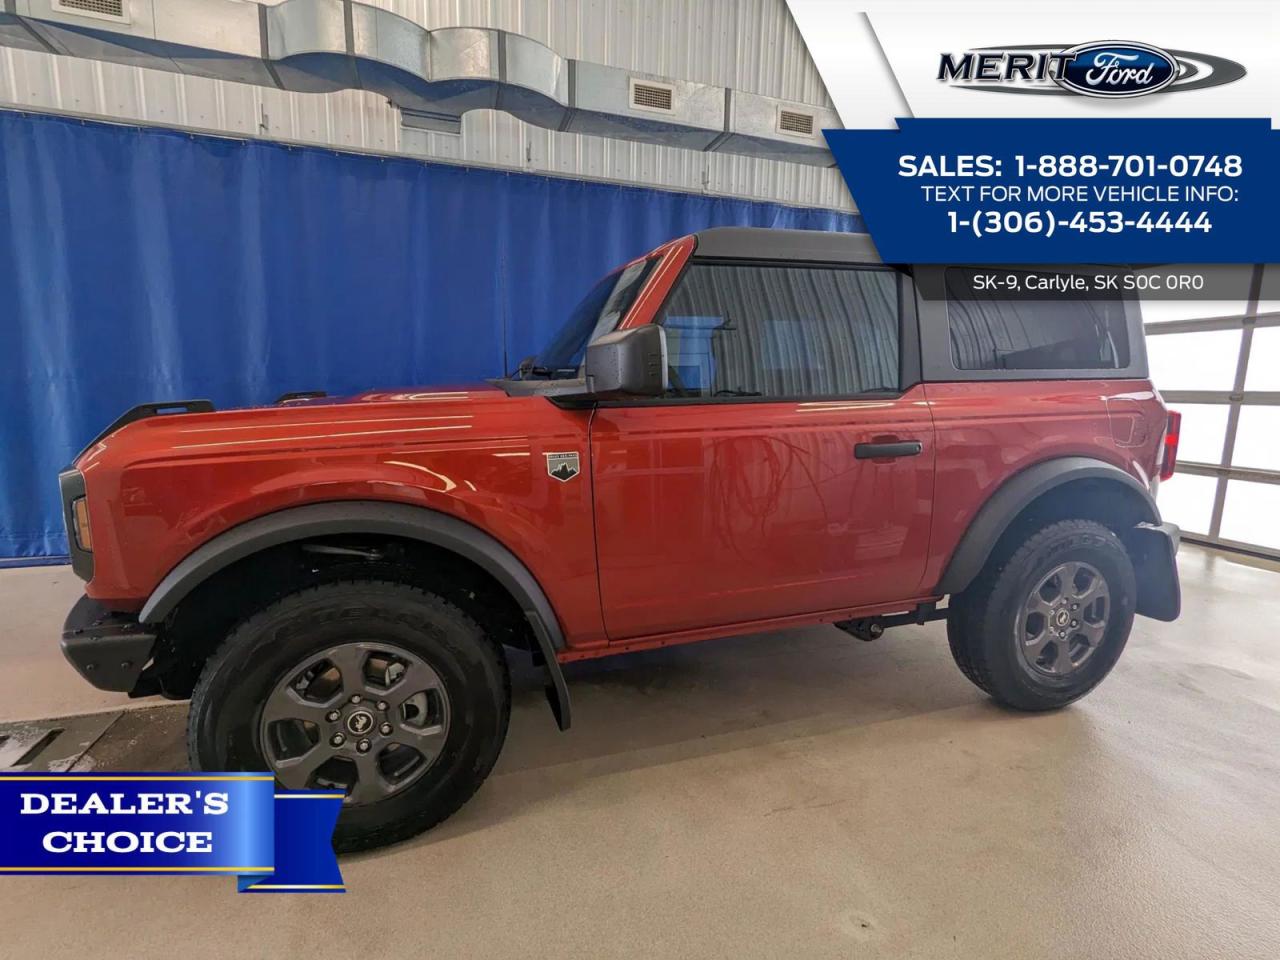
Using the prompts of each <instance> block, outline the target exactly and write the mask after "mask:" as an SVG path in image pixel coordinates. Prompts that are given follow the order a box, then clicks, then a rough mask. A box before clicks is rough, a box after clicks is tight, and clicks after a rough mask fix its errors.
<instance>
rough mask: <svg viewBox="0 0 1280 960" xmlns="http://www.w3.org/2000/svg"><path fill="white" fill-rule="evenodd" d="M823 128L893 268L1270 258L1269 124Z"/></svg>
mask: <svg viewBox="0 0 1280 960" xmlns="http://www.w3.org/2000/svg"><path fill="white" fill-rule="evenodd" d="M898 127H899V129H897V130H828V131H826V135H827V141H828V142H829V143H830V144H831V150H832V153H833V154H834V155H835V158H836V162H837V163H838V164H839V167H840V170H841V172H842V173H843V174H844V177H845V180H846V182H847V183H848V184H849V190H850V192H851V193H852V194H853V199H854V202H855V203H857V205H858V210H859V212H860V213H861V214H862V217H863V219H864V220H865V222H866V224H867V228H868V231H869V232H870V234H871V237H872V239H873V240H874V241H875V244H876V248H877V249H878V250H879V251H880V255H881V257H883V258H884V259H885V260H886V261H887V262H890V263H1128V264H1137V263H1266V262H1275V261H1280V235H1278V234H1277V232H1276V229H1275V226H1276V220H1277V214H1280V185H1278V184H1277V181H1276V176H1275V171H1276V170H1277V169H1280V137H1277V135H1276V132H1275V131H1273V130H1272V129H1271V123H1270V121H1269V120H1265V119H1263V120H1252V119H1245V120H1163V119H1136V118H1126V119H1123V120H1121V119H1096V120H1095V119H1052V120H1040V119H1033V120H1026V119H974V120H957V119H900V120H898Z"/></svg>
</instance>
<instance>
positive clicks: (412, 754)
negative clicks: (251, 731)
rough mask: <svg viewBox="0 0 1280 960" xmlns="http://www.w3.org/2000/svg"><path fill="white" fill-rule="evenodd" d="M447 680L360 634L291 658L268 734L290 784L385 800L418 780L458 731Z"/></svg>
mask: <svg viewBox="0 0 1280 960" xmlns="http://www.w3.org/2000/svg"><path fill="white" fill-rule="evenodd" d="M449 715H450V705H449V697H448V693H447V691H446V689H445V686H444V681H443V680H442V679H441V677H440V675H439V674H438V673H436V671H435V670H434V669H433V668H432V667H431V666H430V665H429V664H428V663H426V661H424V660H423V659H422V658H420V657H418V656H417V655H415V654H413V653H411V652H409V651H408V650H405V649H404V648H402V647H398V646H395V645H393V644H384V643H379V642H375V641H356V642H352V643H344V644H340V645H337V646H333V647H330V648H329V649H327V650H324V651H321V652H319V653H316V654H313V655H311V656H308V657H306V658H304V659H303V660H301V661H299V662H298V663H297V664H296V665H295V666H293V667H291V668H290V669H289V670H288V671H286V672H285V674H284V675H283V676H282V677H281V678H280V679H279V681H278V682H277V683H276V685H275V687H274V689H273V690H272V692H271V694H270V695H269V696H268V697H267V700H266V702H265V703H264V704H263V707H262V714H261V718H260V720H259V737H260V742H261V744H262V752H263V756H264V757H266V760H267V763H268V764H269V765H270V767H271V770H272V772H273V773H274V774H275V776H276V779H277V780H278V781H280V783H282V784H283V785H284V786H285V787H288V788H290V789H307V788H321V789H341V790H343V791H344V792H345V793H346V794H347V802H348V803H351V804H365V803H376V802H377V801H379V800H382V799H384V798H386V797H388V796H390V795H392V794H394V793H398V792H399V791H401V790H403V789H404V788H406V787H407V786H409V785H410V784H411V783H413V782H415V781H416V780H418V779H419V778H420V777H421V776H422V775H423V774H424V773H426V772H427V770H428V769H430V767H431V766H432V764H434V763H435V761H436V758H437V757H438V756H439V754H440V752H441V750H443V748H444V744H445V741H446V739H447V737H448V733H449Z"/></svg>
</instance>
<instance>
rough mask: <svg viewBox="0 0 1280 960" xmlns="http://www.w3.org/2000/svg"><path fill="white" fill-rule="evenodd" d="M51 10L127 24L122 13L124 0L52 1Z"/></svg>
mask: <svg viewBox="0 0 1280 960" xmlns="http://www.w3.org/2000/svg"><path fill="white" fill-rule="evenodd" d="M53 9H54V10H56V11H58V12H59V13H72V14H79V15H81V16H90V17H100V18H102V19H105V20H119V21H121V22H124V23H128V22H129V18H128V16H126V15H125V11H124V0H53Z"/></svg>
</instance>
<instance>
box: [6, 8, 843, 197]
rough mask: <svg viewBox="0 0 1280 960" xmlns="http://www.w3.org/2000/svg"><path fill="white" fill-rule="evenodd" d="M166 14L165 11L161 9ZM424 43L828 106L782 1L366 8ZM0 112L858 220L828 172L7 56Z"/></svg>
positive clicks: (337, 96)
mask: <svg viewBox="0 0 1280 960" xmlns="http://www.w3.org/2000/svg"><path fill="white" fill-rule="evenodd" d="M155 2H157V3H163V2H164V0H155ZM362 2H370V3H373V4H375V5H377V6H380V7H383V8H385V9H388V10H391V11H393V12H395V13H397V14H399V15H401V16H403V17H407V18H409V19H411V20H414V21H416V22H418V23H420V24H422V25H423V26H426V27H431V28H434V27H446V26H480V27H496V28H500V29H504V30H510V31H512V32H516V33H522V34H525V35H527V36H530V37H532V38H534V39H535V40H538V41H540V42H542V43H544V44H546V45H548V46H550V47H551V48H553V49H554V50H556V51H557V52H558V53H560V54H562V55H564V56H567V57H573V58H576V59H582V60H589V61H595V62H598V63H605V64H609V65H611V66H617V67H622V68H625V69H630V70H637V71H642V72H647V73H654V74H659V75H663V76H671V77H677V78H681V79H688V80H695V81H699V82H702V83H711V84H716V85H719V86H726V87H734V88H737V89H742V90H747V91H751V92H754V93H760V94H764V95H766V96H773V97H780V98H783V99H788V100H799V101H803V102H807V103H814V104H819V105H829V104H830V101H829V99H828V97H827V94H826V90H825V88H824V87H823V85H822V81H821V79H820V78H819V76H818V72H817V69H816V68H815V67H814V65H813V61H812V60H811V59H810V57H809V53H808V51H807V50H806V49H805V46H804V43H803V41H802V40H801V38H800V33H799V31H798V30H797V29H796V25H795V23H794V22H793V21H792V19H791V15H790V13H789V12H788V11H787V8H786V4H785V3H784V0H362ZM0 104H3V105H8V106H16V107H21V108H24V109H31V110H57V111H65V112H71V113H77V114H87V115H92V116H104V117H109V118H112V119H120V120H135V121H142V122H146V123H158V124H163V125H165V126H173V127H191V128H195V129H202V130H211V131H215V132H225V133H230V134H234V135H237V136H253V137H264V138H268V139H275V140H291V141H298V142H305V143H316V144H325V145H330V146H334V147H340V148H355V149H361V150H371V151H375V152H379V153H403V154H410V155H414V156H421V157H429V158H434V159H441V160H448V161H453V162H460V163H480V164H493V165H499V166H503V167H509V168H514V169H520V170H528V171H533V172H543V173H552V174H559V175H564V176H582V177H593V178H602V179H607V180H616V181H620V182H623V183H636V184H643V185H646V186H659V187H669V188H672V189H678V190H690V191H704V192H708V193H713V194H724V195H730V196H736V197H745V198H749V199H758V200H773V201H779V202H782V203H791V204H799V205H803V206H819V207H831V208H837V209H842V210H852V209H853V202H852V200H851V199H850V198H849V194H848V190H847V189H846V187H845V185H844V182H843V180H842V179H841V178H840V175H839V173H838V172H837V171H836V170H835V169H824V168H817V167H809V166H805V165H802V164H792V163H778V162H776V161H768V160H757V159H753V158H750V157H736V156H729V155H711V154H702V153H695V152H692V151H688V150H680V149H676V148H673V147H660V146H651V145H648V144H635V143H627V142H624V141H620V140H608V139H605V138H601V137H587V136H582V135H579V134H567V133H556V132H553V131H549V130H544V129H541V128H539V127H531V126H528V125H526V124H525V123H523V122H522V121H519V120H516V119H514V118H512V117H510V116H507V115H506V114H503V113H498V112H494V111H473V112H472V113H469V114H467V115H465V117H464V119H463V132H462V135H461V136H450V135H447V134H436V133H424V132H422V131H416V130H406V129H402V128H401V126H400V123H399V113H398V111H397V110H395V109H394V108H393V107H391V106H389V105H387V103H386V102H385V101H384V100H382V99H381V98H380V97H378V96H376V95H374V94H370V93H364V92H357V91H343V92H341V93H334V94H326V95H317V94H301V93H285V92H282V91H279V90H273V89H269V88H262V87H253V86H247V85H244V84H237V83H229V82H226V81H219V80H206V79H203V78H199V77H188V76H183V75H181V74H176V73H166V72H162V71H157V70H147V69H143V68H138V67H126V66H120V65H116V64H108V63H98V62H94V61H89V60H76V59H71V58H66V57H55V56H52V55H49V54H44V53H35V52H28V51H25V50H14V49H10V48H0Z"/></svg>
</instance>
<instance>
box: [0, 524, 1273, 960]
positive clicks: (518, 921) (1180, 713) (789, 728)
mask: <svg viewBox="0 0 1280 960" xmlns="http://www.w3.org/2000/svg"><path fill="white" fill-rule="evenodd" d="M1181 568H1182V575H1183V589H1184V598H1185V599H1184V611H1185V612H1184V614H1183V618H1182V619H1181V620H1180V621H1179V622H1178V623H1176V624H1160V623H1155V622H1153V621H1149V620H1139V621H1138V623H1137V625H1136V628H1135V631H1134V635H1133V637H1132V639H1131V640H1130V644H1129V648H1128V650H1127V652H1126V653H1125V655H1124V657H1123V658H1122V660H1121V661H1120V664H1119V666H1118V667H1117V668H1116V670H1115V672H1114V673H1113V674H1112V676H1111V677H1110V678H1109V679H1108V680H1107V681H1106V682H1105V683H1104V684H1103V685H1102V687H1101V688H1099V689H1098V690H1097V691H1096V692H1095V693H1094V694H1093V695H1091V696H1090V697H1089V698H1087V699H1086V700H1085V701H1083V702H1081V703H1080V704H1077V705H1076V706H1074V707H1072V708H1069V709H1066V710H1063V711H1061V712H1059V713H1056V714H1050V715H1039V716H1024V715H1018V714H1013V713H1009V712H1006V711H1004V710H1001V709H999V708H997V707H995V706H994V705H992V704H991V703H990V702H989V701H987V700H986V699H985V698H984V697H983V696H982V695H981V694H980V693H979V692H978V691H977V690H976V689H974V688H973V687H971V686H970V685H969V684H968V683H967V682H966V681H965V680H964V679H963V677H961V675H960V673H959V671H958V670H957V669H956V668H955V666H954V665H953V664H952V662H951V658H950V654H949V653H948V651H947V648H946V644H945V640H944V637H943V631H942V629H941V627H940V625H937V624H934V625H930V626H928V627H924V628H902V629H899V630H893V631H890V632H889V634H887V635H886V637H885V638H884V639H883V640H881V641H878V642H876V643H872V644H865V643H860V642H857V641H853V640H849V639H847V638H845V637H844V635H843V634H840V633H839V632H837V631H836V630H834V629H814V630H807V631H795V632H789V633H778V634H771V635H763V636H755V637H749V638H744V639H738V640H729V641H720V642H712V643H705V644H699V645H694V646H690V647H684V648H676V649H670V650H664V651H658V652H653V653H648V654H642V655H634V656H630V657H626V658H618V659H615V660H613V661H606V662H597V663H594V664H582V665H578V666H576V667H574V668H573V669H572V670H571V671H570V683H571V687H572V690H573V695H574V729H573V730H572V731H571V732H569V733H568V734H563V735H562V734H559V733H557V732H556V730H555V728H554V725H553V723H552V721H551V718H550V715H549V712H548V711H547V709H546V707H545V705H544V704H543V702H542V701H541V695H540V692H539V691H538V690H537V684H536V678H535V677H534V676H533V675H532V674H531V673H529V672H528V671H522V672H521V673H520V674H519V676H518V677H517V695H516V706H515V710H514V714H513V717H512V723H511V735H510V737H509V739H508V741H507V746H506V750H505V751H504V754H503V756H502V759H501V761H500V763H499V766H498V769H497V770H496V771H495V774H494V776H493V777H492V778H491V779H490V780H489V782H488V783H487V784H486V785H485V786H484V787H483V788H482V789H481V791H480V793H479V794H478V795H477V796H476V797H475V799H474V800H472V802H471V803H470V804H469V805H468V806H467V807H465V808H464V809H463V810H462V811H461V812H460V813H459V814H458V815H456V816H455V817H454V818H453V819H452V820H450V821H449V822H447V823H446V824H444V825H443V826H442V827H440V828H439V829H437V830H436V831H434V832H433V833H431V834H428V835H427V836H425V837H422V838H419V839H418V840H416V841H412V842H410V843H408V844H405V845H402V846H399V847H396V848H393V849H390V850H385V851H382V852H378V853H373V854H366V855H363V856H359V857H353V858H348V859H346V860H344V861H343V872H344V874H345V877H346V880H347V883H348V886H349V889H350V892H349V893H347V894H345V895H343V896H329V897H324V896H310V897H308V896H275V897H272V896H259V897H245V896H239V895H237V894H236V893H235V892H234V884H233V882H232V881H231V880H230V879H223V878H163V879H162V878H149V877H138V878H124V877H111V878H88V877H58V878H18V877H8V878H0V930H3V931H4V934H3V936H2V937H0V955H3V956H31V955H44V956H50V957H62V956H94V957H96V958H112V957H161V956H170V957H172V956H181V957H182V958H183V960H186V958H199V957H241V956H247V957H268V956H269V957H291V956H309V955H312V954H314V953H315V952H316V951H321V952H322V953H323V955H326V956H344V955H357V954H360V955H368V954H369V952H370V951H371V950H372V951H373V953H374V954H375V955H378V956H386V957H391V956H401V955H403V956H409V955H414V956H420V955H432V956H438V957H512V956H520V957H543V956H545V957H557V958H561V957H591V958H601V957H615V956H616V957H627V956H635V957H726V958H727V957H732V958H735V960H737V958H748V957H769V958H778V957H806V958H822V957H895V958H898V957H927V958H944V957H981V958H984V960H987V958H998V957H1010V958H1018V960H1026V958H1042V957H1043V958H1058V957H1062V958H1068V957H1106V958H1108V960H1119V958H1128V957H1152V958H1156V957H1158V958H1162V960H1164V958H1180V957H1188V958H1190V957H1196V958H1203V957H1214V958H1234V957H1241V958H1244V957H1249V958H1264V957H1276V956H1280V746H1278V745H1280V655H1278V654H1277V653H1276V646H1275V644H1276V634H1277V627H1278V626H1280V575H1278V574H1277V572H1275V570H1274V569H1273V568H1268V567H1266V566H1264V565H1260V564H1258V565H1251V564H1249V563H1247V562H1243V561H1240V560H1238V559H1230V558H1226V557H1222V556H1216V555H1213V554H1209V553H1205V552H1202V551H1199V550H1197V549H1195V548H1186V549H1184V552H1183V555H1182V558H1181ZM68 579H70V574H69V572H67V571H65V570H56V569H55V570H45V571H23V572H19V573H2V574H0V591H3V592H2V593H0V596H3V597H4V600H3V604H4V609H5V611H6V612H7V613H8V614H9V616H7V617H6V618H5V622H4V623H3V624H2V625H0V631H3V633H4V636H3V638H0V683H3V688H2V692H0V702H3V701H4V699H5V698H8V697H14V696H16V697H17V700H18V702H19V703H20V704H22V705H23V706H22V709H24V710H30V709H32V708H35V707H40V704H41V702H42V698H43V699H47V701H48V702H47V704H46V705H45V706H44V707H42V708H41V709H44V710H46V711H48V712H47V713H46V715H48V714H49V713H55V712H59V711H62V710H63V709H64V707H65V705H66V704H68V703H71V702H74V701H76V700H77V699H80V698H84V697H86V696H87V695H88V691H87V688H85V687H83V686H82V685H80V684H79V683H78V681H76V680H75V678H74V676H72V675H71V673H70V670H69V668H65V667H63V666H61V665H60V664H58V663H57V662H56V660H55V659H54V657H53V656H51V655H50V651H51V650H52V649H53V648H54V646H55V643H54V637H55V635H56V633H57V627H58V624H59V623H60V620H61V617H62V614H63V606H64V605H65V604H64V601H66V600H67V599H68V598H69V597H70V596H71V595H72V594H74V592H75V591H74V589H69V588H68V586H67V584H66V583H65V582H64V581H66V580H68ZM73 586H74V584H73V585H72V587H73ZM64 594H65V596H64ZM54 600H56V601H57V603H56V604H53V605H51V604H52V602H53V601H54ZM90 702H92V703H93V704H94V705H96V706H100V707H108V706H112V704H111V703H108V702H106V701H105V700H103V699H102V698H97V699H94V700H92V701H90ZM182 714H183V708H182V707H181V705H178V706H173V705H170V706H164V707H160V708H157V709H152V710H146V709H144V710H141V711H137V712H133V713H130V714H127V715H126V716H125V717H124V718H123V719H122V720H121V721H119V725H120V730H121V732H120V734H119V736H117V738H116V740H115V742H114V745H113V746H111V747H110V748H109V749H108V748H107V747H106V746H102V745H100V747H99V748H96V749H95V752H94V762H96V763H98V764H99V765H101V766H102V767H111V768H116V769H120V768H122V767H123V766H126V765H127V766H130V767H132V768H137V767H141V768H144V769H147V768H149V769H165V768H166V767H170V768H171V767H173V766H174V765H177V764H180V763H181V757H182V749H181V742H180V737H181V724H182Z"/></svg>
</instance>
